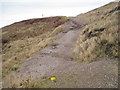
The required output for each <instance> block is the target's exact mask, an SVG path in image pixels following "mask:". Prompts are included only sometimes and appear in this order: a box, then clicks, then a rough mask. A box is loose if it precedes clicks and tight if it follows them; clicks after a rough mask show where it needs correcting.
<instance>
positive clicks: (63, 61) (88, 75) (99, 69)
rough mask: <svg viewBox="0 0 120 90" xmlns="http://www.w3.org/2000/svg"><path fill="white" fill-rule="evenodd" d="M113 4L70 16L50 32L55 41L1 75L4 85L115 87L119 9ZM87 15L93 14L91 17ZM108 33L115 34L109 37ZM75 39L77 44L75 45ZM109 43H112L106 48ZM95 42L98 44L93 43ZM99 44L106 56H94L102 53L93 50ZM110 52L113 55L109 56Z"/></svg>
mask: <svg viewBox="0 0 120 90" xmlns="http://www.w3.org/2000/svg"><path fill="white" fill-rule="evenodd" d="M116 6H117V4H116V3H110V4H108V5H105V6H103V7H102V9H96V10H93V12H95V13H94V14H93V12H92V11H91V12H90V13H89V12H88V13H87V14H83V15H80V16H78V17H79V18H78V17H76V18H69V21H68V22H67V23H66V24H65V27H64V29H62V30H60V31H61V32H60V33H58V34H56V35H55V36H54V37H53V36H52V37H53V38H54V42H52V43H50V44H49V45H48V46H47V47H46V48H44V49H42V50H41V51H39V52H37V53H35V54H33V55H32V56H31V57H29V58H28V59H27V60H24V61H23V62H22V63H21V65H20V66H19V68H18V70H16V72H13V73H11V75H10V76H8V77H6V78H4V82H3V86H4V87H17V88H117V87H118V61H117V49H116V48H117V43H116V42H117V34H116V32H117V28H116V26H117V22H116V21H117V20H116V18H115V16H117V14H118V12H119V11H118V10H119V9H115V8H116ZM103 9H106V10H104V11H105V12H104V11H102V10H103ZM97 10H100V11H99V12H100V14H99V15H100V16H99V15H98V14H96V12H97ZM116 10H117V11H116ZM101 12H102V13H101ZM97 13H98V12H97ZM89 15H90V16H93V17H94V18H93V17H92V18H90V17H89ZM101 15H102V16H101ZM103 18H104V19H103ZM85 20H88V21H85ZM89 20H90V21H89ZM98 21H99V22H98ZM108 21H110V22H108ZM85 22H87V25H86V26H84V25H85ZM111 22H112V23H111ZM109 25H110V26H109ZM79 35H80V36H79ZM78 36H79V38H78ZM105 37H106V38H105ZM111 37H114V38H113V39H111ZM102 38H103V39H102ZM77 39H78V40H77ZM99 39H100V40H99ZM104 39H105V41H107V42H103V44H102V45H101V44H100V43H99V42H101V41H102V40H104ZM34 40H35V39H34ZM76 40H77V44H76V45H75V47H74V44H75V43H76ZM96 42H97V43H96ZM110 42H111V43H110ZM111 44H112V47H111V46H110V47H109V48H108V46H109V45H111ZM96 45H101V47H100V46H99V47H96ZM94 46H95V47H96V48H94ZM102 46H105V49H104V50H105V51H106V50H108V54H107V55H108V57H106V55H103V56H102V58H101V57H100V58H97V59H96V55H97V56H98V55H101V54H102V53H103V54H104V52H103V51H102V52H101V51H100V52H99V53H96V51H99V50H102V49H103V48H104V47H102ZM110 48H111V49H110ZM89 49H90V50H89ZM109 49H110V50H109ZM73 50H74V53H73V52H72V51H73ZM114 50H115V51H114ZM111 51H114V54H113V52H112V54H110V53H111ZM88 52H89V53H88ZM94 52H95V53H94ZM109 52H110V53H109ZM81 53H82V54H81ZM73 54H74V55H73ZM109 55H111V56H113V57H112V58H109ZM104 56H105V57H104ZM76 58H77V59H78V60H76ZM94 60H96V61H94ZM77 61H78V62H77ZM79 61H83V62H81V63H80V62H79ZM91 61H94V62H91ZM85 62H91V63H85ZM53 76H54V77H56V78H57V80H56V81H51V80H50V77H53Z"/></svg>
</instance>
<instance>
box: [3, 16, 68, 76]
mask: <svg viewBox="0 0 120 90" xmlns="http://www.w3.org/2000/svg"><path fill="white" fill-rule="evenodd" d="M65 22H67V18H66V17H49V18H38V19H30V20H25V21H21V22H17V23H14V24H12V25H9V26H6V27H3V28H2V44H3V46H2V48H3V53H2V56H3V77H4V76H5V75H7V74H8V73H9V72H11V71H15V70H17V69H18V67H19V64H20V63H21V61H22V60H24V59H26V58H29V57H30V56H31V55H32V54H33V53H35V52H37V51H39V50H41V49H43V48H44V47H46V46H47V45H48V44H49V43H50V42H52V41H53V39H52V37H53V36H54V35H55V34H57V33H59V32H60V31H61V30H62V28H64V24H65Z"/></svg>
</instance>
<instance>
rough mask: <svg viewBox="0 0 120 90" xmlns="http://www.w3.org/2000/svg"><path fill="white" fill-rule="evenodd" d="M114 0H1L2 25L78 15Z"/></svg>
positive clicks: (0, 23)
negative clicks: (42, 18) (32, 19)
mask: <svg viewBox="0 0 120 90" xmlns="http://www.w3.org/2000/svg"><path fill="white" fill-rule="evenodd" d="M111 1H114V0H0V27H3V26H6V25H9V24H11V23H14V22H18V21H21V20H25V19H30V18H41V17H42V14H43V17H49V16H76V15H78V14H80V13H85V12H87V11H89V10H92V9H95V8H97V7H100V6H102V5H105V4H107V3H109V2H111Z"/></svg>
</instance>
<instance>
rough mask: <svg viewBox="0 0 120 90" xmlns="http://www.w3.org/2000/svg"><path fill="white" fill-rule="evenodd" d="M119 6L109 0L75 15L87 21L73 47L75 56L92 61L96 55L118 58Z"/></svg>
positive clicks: (85, 60)
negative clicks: (98, 6)
mask: <svg viewBox="0 0 120 90" xmlns="http://www.w3.org/2000/svg"><path fill="white" fill-rule="evenodd" d="M119 12H120V6H118V3H117V2H111V3H109V4H107V5H105V6H103V7H100V8H97V9H95V10H92V11H90V12H87V13H85V14H80V15H78V16H77V17H78V18H82V19H84V20H86V21H87V25H86V26H85V28H84V30H83V31H82V32H81V33H80V35H79V38H78V40H77V43H76V45H75V48H74V55H75V58H76V59H78V60H79V61H83V62H92V61H95V60H97V58H98V57H103V56H108V57H110V58H118V44H119V42H118V24H119V23H118V14H119Z"/></svg>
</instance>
